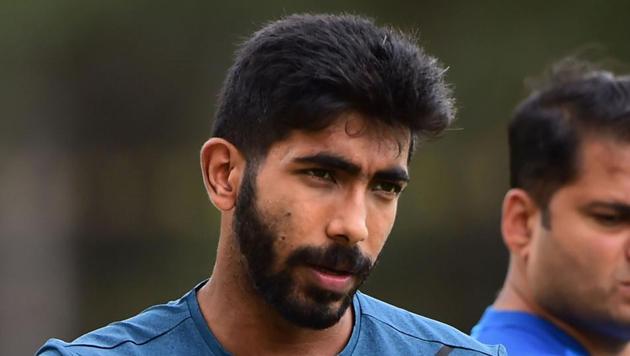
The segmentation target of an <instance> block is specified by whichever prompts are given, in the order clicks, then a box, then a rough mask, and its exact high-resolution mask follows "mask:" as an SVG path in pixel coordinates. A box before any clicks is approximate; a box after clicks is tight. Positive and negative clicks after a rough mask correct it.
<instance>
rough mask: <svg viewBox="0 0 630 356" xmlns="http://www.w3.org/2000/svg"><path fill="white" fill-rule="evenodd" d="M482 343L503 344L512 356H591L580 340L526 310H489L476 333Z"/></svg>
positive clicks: (475, 328)
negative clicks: (563, 355)
mask: <svg viewBox="0 0 630 356" xmlns="http://www.w3.org/2000/svg"><path fill="white" fill-rule="evenodd" d="M472 336H473V337H474V338H476V339H477V340H479V341H481V342H486V343H501V344H503V345H504V346H505V348H506V349H507V350H508V351H509V352H510V355H533V354H537V355H556V354H565V353H568V352H570V354H572V355H587V354H588V351H586V349H584V348H583V346H582V345H580V344H579V343H578V342H577V340H575V339H573V338H572V337H571V336H569V335H568V334H566V333H565V332H563V331H562V330H560V329H559V328H557V327H556V326H555V325H554V324H552V323H551V322H549V321H547V320H545V319H542V318H540V317H538V316H536V315H533V314H529V313H526V312H522V311H505V310H496V309H494V308H492V307H489V308H487V309H486V311H485V312H484V314H483V316H482V317H481V320H480V321H479V323H478V324H477V325H475V327H474V328H473V330H472Z"/></svg>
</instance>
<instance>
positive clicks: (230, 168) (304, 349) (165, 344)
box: [40, 15, 502, 355]
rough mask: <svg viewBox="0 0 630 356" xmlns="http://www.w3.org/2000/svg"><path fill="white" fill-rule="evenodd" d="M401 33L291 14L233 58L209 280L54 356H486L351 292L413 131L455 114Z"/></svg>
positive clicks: (207, 176) (372, 249) (392, 201)
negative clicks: (215, 240)
mask: <svg viewBox="0 0 630 356" xmlns="http://www.w3.org/2000/svg"><path fill="white" fill-rule="evenodd" d="M443 73H444V70H443V69H442V68H440V67H439V66H438V65H437V64H436V61H435V59H433V58H431V57H429V56H427V55H425V54H424V53H423V52H422V51H421V50H420V49H419V48H418V47H416V46H415V45H414V44H413V43H412V42H411V41H410V39H408V38H407V37H405V36H403V35H402V34H400V33H399V32H397V31H394V30H391V29H386V28H378V27H376V26H375V25H374V24H373V23H372V22H370V21H369V20H366V19H363V18H360V17H354V16H310V15H304V16H289V17H287V18H285V19H282V20H280V21H277V22H274V23H271V24H269V25H268V26H266V27H264V28H263V29H261V30H260V31H258V32H256V33H255V34H254V35H253V36H252V37H251V38H250V39H249V40H248V41H247V42H245V43H244V44H243V45H242V47H241V48H240V50H239V52H238V53H237V58H236V61H235V63H234V65H233V66H232V68H231V69H230V71H229V73H228V75H227V79H226V81H225V84H224V87H223V91H222V93H221V97H220V102H219V108H218V111H217V114H216V121H215V125H214V130H213V137H212V138H210V139H209V140H208V141H207V142H206V143H205V144H204V145H203V148H202V150H201V168H202V174H203V179H204V183H205V187H206V190H207V192H208V195H209V197H210V200H211V201H212V203H213V204H214V205H215V207H216V208H217V209H219V210H220V211H221V227H220V239H219V246H218V252H217V259H216V263H215V266H214V270H213V272H212V277H211V278H210V279H209V280H208V281H206V282H202V283H200V284H199V285H198V286H196V287H195V288H194V289H193V290H192V291H190V292H189V293H188V294H186V295H185V296H184V297H183V298H181V299H179V300H177V301H174V302H171V303H168V304H165V305H159V306H156V307H153V308H150V309H147V310H146V311H144V312H142V313H141V314H139V315H137V316H135V317H133V318H131V319H128V320H125V321H122V322H118V323H113V324H110V325H109V326H106V327H104V328H102V329H99V330H96V331H94V332H91V333H89V334H87V335H84V336H82V337H80V338H78V339H76V340H74V341H73V342H71V343H65V342H62V341H59V340H51V341H49V342H48V343H47V344H46V345H45V346H44V347H43V348H42V349H41V350H40V353H41V354H44V355H55V354H68V355H69V354H73V355H74V354H89V355H100V354H106V355H110V354H125V355H127V354H134V355H135V354H138V355H161V354H171V355H225V354H235V355H335V354H341V355H351V354H352V355H408V354H427V355H435V354H440V355H446V354H448V353H451V354H452V355H463V354H473V355H474V354H477V355H497V354H501V353H502V349H500V348H499V347H488V346H484V345H482V344H480V343H478V342H477V341H475V340H473V339H472V338H470V337H467V336H465V335H464V334H462V333H460V332H458V331H457V330H455V329H453V328H451V327H449V326H446V325H444V324H441V323H438V322H435V321H432V320H429V319H426V318H423V317H420V316H417V315H415V314H412V313H410V312H407V311H404V310H401V309H398V308H396V307H393V306H390V305H388V304H385V303H383V302H381V301H378V300H376V299H374V298H371V297H368V296H366V295H364V294H361V293H360V292H358V291H357V289H358V288H359V286H360V285H361V283H362V282H363V281H364V280H365V278H366V277H367V276H368V274H369V272H370V270H371V269H372V268H373V267H374V265H375V263H376V261H377V259H378V256H379V253H380V251H381V249H382V248H383V245H384V244H385V241H386V239H387V236H388V235H389V233H390V231H391V229H392V225H393V223H394V218H395V215H396V206H397V200H398V195H399V194H400V192H401V191H402V190H403V189H404V187H405V185H406V184H407V181H408V180H409V177H408V173H407V164H408V162H409V159H410V155H411V152H412V150H413V145H414V142H415V140H416V138H417V137H418V136H419V135H420V136H426V135H434V134H437V133H439V132H441V131H442V130H443V129H444V128H445V127H446V126H448V124H449V123H450V121H451V120H452V116H453V109H452V104H451V98H450V96H449V90H448V89H447V87H446V85H445V83H444V81H443V78H442V74H443Z"/></svg>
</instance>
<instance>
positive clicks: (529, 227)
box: [501, 188, 540, 261]
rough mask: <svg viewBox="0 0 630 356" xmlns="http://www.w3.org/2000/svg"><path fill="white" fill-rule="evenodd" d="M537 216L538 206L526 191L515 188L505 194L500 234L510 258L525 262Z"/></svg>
mask: <svg viewBox="0 0 630 356" xmlns="http://www.w3.org/2000/svg"><path fill="white" fill-rule="evenodd" d="M539 214H540V209H539V208H538V205H537V204H536V202H534V200H533V199H532V198H531V196H530V195H529V194H528V193H527V192H526V191H524V190H522V189H518V188H515V189H510V190H509V191H508V192H507V194H505V198H503V209H502V216H501V233H502V234H503V241H504V242H505V245H506V246H507V248H508V249H509V250H510V254H511V255H512V256H515V257H519V258H520V259H522V260H523V261H526V260H527V258H528V256H529V250H530V246H531V242H532V237H533V234H534V230H535V225H534V224H535V222H536V219H538V218H539Z"/></svg>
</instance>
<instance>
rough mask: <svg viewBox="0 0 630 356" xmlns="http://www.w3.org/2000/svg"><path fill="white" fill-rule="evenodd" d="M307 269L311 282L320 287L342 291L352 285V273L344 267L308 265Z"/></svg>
mask: <svg viewBox="0 0 630 356" xmlns="http://www.w3.org/2000/svg"><path fill="white" fill-rule="evenodd" d="M308 270H309V271H310V273H309V274H310V276H311V278H312V279H313V282H315V284H317V285H318V286H319V287H320V288H322V289H326V290H330V291H333V292H337V293H343V292H346V291H348V290H349V289H350V287H351V286H352V280H353V277H354V275H353V274H352V273H351V272H349V271H347V270H345V269H340V268H334V269H333V268H328V267H322V266H309V268H308Z"/></svg>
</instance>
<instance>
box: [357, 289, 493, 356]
mask: <svg viewBox="0 0 630 356" xmlns="http://www.w3.org/2000/svg"><path fill="white" fill-rule="evenodd" d="M357 301H358V302H359V304H360V310H361V311H360V313H361V315H360V318H361V321H360V322H361V323H362V325H361V332H362V333H364V334H367V335H369V338H370V339H372V340H377V339H380V340H381V342H383V343H386V344H387V343H393V344H397V345H401V343H402V344H406V345H408V346H409V348H410V349H414V350H439V349H441V348H446V349H450V350H452V351H451V354H452V355H455V354H458V353H464V354H468V355H474V354H478V355H504V354H505V351H504V349H503V347H501V346H496V345H495V346H489V345H485V344H482V343H481V342H479V341H477V340H475V339H473V338H472V337H470V336H468V335H466V334H464V333H462V332H461V331H459V330H457V329H455V328H454V327H452V326H449V325H446V324H444V323H441V322H439V321H436V320H432V319H429V318H426V317H423V316H420V315H417V314H414V313H412V312H410V311H407V310H404V309H401V308H398V307H395V306H393V305H390V304H388V303H385V302H383V301H380V300H378V299H375V298H373V297H370V296H367V295H365V294H362V293H359V292H358V293H357ZM398 351H402V350H398ZM403 352H404V351H403Z"/></svg>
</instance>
